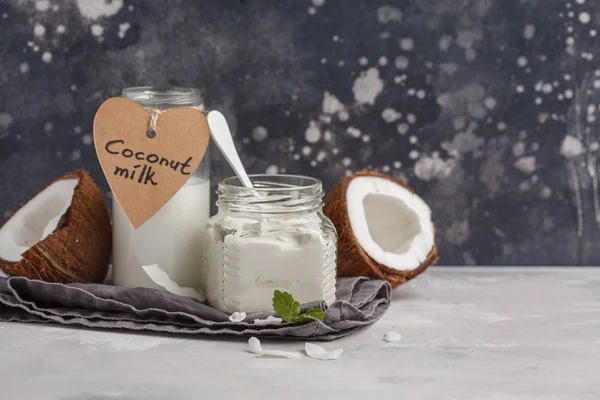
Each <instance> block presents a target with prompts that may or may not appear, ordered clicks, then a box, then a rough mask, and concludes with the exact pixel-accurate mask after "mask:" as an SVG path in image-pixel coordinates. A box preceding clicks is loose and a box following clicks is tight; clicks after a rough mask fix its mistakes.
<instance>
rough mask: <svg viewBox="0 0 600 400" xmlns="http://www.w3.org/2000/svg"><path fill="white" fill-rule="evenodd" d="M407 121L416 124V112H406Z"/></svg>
mask: <svg viewBox="0 0 600 400" xmlns="http://www.w3.org/2000/svg"><path fill="white" fill-rule="evenodd" d="M406 121H407V122H408V123H409V124H411V125H414V124H416V123H417V116H416V115H415V114H410V113H409V114H406Z"/></svg>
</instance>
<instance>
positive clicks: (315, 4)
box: [312, 0, 325, 7]
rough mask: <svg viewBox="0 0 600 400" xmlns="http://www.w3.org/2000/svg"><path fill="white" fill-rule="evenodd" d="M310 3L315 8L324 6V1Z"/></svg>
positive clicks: (316, 0) (315, 0) (314, 0)
mask: <svg viewBox="0 0 600 400" xmlns="http://www.w3.org/2000/svg"><path fill="white" fill-rule="evenodd" d="M312 3H313V6H315V7H321V6H322V5H323V4H325V0H312Z"/></svg>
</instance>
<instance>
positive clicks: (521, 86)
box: [515, 85, 525, 93]
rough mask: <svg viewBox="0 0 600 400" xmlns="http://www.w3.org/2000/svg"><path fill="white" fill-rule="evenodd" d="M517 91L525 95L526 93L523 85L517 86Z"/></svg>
mask: <svg viewBox="0 0 600 400" xmlns="http://www.w3.org/2000/svg"><path fill="white" fill-rule="evenodd" d="M515 89H516V90H517V93H523V92H524V91H525V88H524V87H523V85H517V87H516V88H515Z"/></svg>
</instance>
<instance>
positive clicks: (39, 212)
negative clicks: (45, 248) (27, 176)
mask: <svg viewBox="0 0 600 400" xmlns="http://www.w3.org/2000/svg"><path fill="white" fill-rule="evenodd" d="M77 183H78V180H77V179H63V180H60V181H56V182H54V183H53V184H51V185H50V186H48V187H47V188H46V189H44V190H43V191H41V192H40V193H38V194H37V196H35V197H34V198H32V199H31V200H29V201H28V202H27V203H26V204H25V205H24V206H23V207H21V209H20V210H19V211H17V212H16V213H15V214H14V215H13V216H12V218H11V219H10V220H8V221H7V222H6V223H5V224H4V226H3V227H2V228H1V229H0V258H1V259H3V260H4V261H8V262H19V261H21V259H22V255H23V253H24V252H26V251H27V250H28V249H30V248H31V247H32V246H34V245H35V244H36V243H37V242H39V241H40V240H43V239H45V238H46V237H47V236H48V235H50V234H51V233H52V232H54V231H55V230H56V228H57V226H58V223H59V222H60V219H61V217H62V216H63V215H64V214H65V213H66V212H67V210H68V209H69V207H70V206H71V202H72V200H73V193H74V192H75V187H76V186H77Z"/></svg>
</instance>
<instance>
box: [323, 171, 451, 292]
mask: <svg viewBox="0 0 600 400" xmlns="http://www.w3.org/2000/svg"><path fill="white" fill-rule="evenodd" d="M361 176H367V177H378V178H383V179H388V180H391V181H393V182H395V183H397V184H398V185H401V186H402V187H404V188H405V189H407V190H409V191H410V192H412V193H415V192H414V190H412V189H411V188H410V187H408V186H407V184H406V181H405V180H398V179H394V178H392V177H391V176H389V175H385V174H381V173H377V172H372V171H368V170H362V171H359V172H356V173H354V174H351V175H348V176H345V177H344V178H343V179H342V180H341V181H340V182H339V183H338V184H337V185H336V186H335V187H334V188H333V190H332V191H331V192H329V194H328V196H327V197H326V199H325V206H324V209H323V210H324V213H325V215H326V216H327V217H329V219H330V220H331V221H332V222H333V224H334V226H335V228H336V230H337V234H338V245H337V259H338V261H337V267H338V269H337V274H338V276H342V277H343V276H350V277H353V276H368V277H370V278H373V279H385V280H387V281H388V282H389V283H390V284H391V285H392V287H394V288H395V287H397V286H399V285H402V284H403V283H406V282H407V281H408V280H410V279H412V278H414V277H416V276H417V275H419V274H421V273H422V272H423V271H425V270H426V269H427V268H428V267H429V266H430V265H433V264H435V263H436V262H437V261H438V260H439V256H438V251H437V246H436V245H435V244H434V245H433V247H432V248H431V250H430V251H429V254H428V256H427V257H426V259H425V260H424V261H423V262H422V263H421V265H420V266H419V267H418V268H416V269H407V270H401V269H400V270H399V269H395V268H390V267H388V266H386V265H383V264H380V263H378V262H377V261H375V260H374V259H373V258H371V257H370V256H369V255H368V254H367V253H366V252H365V250H364V249H363V248H362V246H361V245H360V243H359V242H358V240H357V238H356V236H355V235H354V232H353V231H352V227H351V224H350V219H349V216H348V206H347V199H346V193H347V189H348V185H349V184H350V182H351V181H352V180H353V179H355V178H357V177H361Z"/></svg>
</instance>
